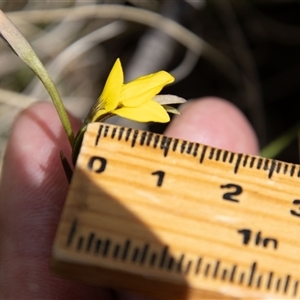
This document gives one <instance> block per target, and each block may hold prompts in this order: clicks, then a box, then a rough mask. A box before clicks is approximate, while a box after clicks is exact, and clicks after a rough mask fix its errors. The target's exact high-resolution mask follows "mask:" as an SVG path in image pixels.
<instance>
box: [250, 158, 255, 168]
mask: <svg viewBox="0 0 300 300" xmlns="http://www.w3.org/2000/svg"><path fill="white" fill-rule="evenodd" d="M255 161H256V157H255V156H252V157H251V160H250V165H249V167H250V168H253V167H254V163H255Z"/></svg>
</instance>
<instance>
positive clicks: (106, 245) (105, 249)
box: [102, 239, 110, 256]
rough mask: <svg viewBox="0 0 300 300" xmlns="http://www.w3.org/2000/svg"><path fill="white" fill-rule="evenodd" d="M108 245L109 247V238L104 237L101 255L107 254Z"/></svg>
mask: <svg viewBox="0 0 300 300" xmlns="http://www.w3.org/2000/svg"><path fill="white" fill-rule="evenodd" d="M109 247H110V240H109V239H106V240H105V242H104V249H103V253H102V256H106V255H107V254H108V250H109Z"/></svg>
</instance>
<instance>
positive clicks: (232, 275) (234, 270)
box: [230, 265, 237, 282]
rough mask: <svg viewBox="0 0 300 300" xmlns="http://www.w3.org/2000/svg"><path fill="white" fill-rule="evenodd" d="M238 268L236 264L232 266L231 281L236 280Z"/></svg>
mask: <svg viewBox="0 0 300 300" xmlns="http://www.w3.org/2000/svg"><path fill="white" fill-rule="evenodd" d="M236 268H237V266H236V265H234V266H233V267H232V270H231V274H230V282H234V277H235V272H236Z"/></svg>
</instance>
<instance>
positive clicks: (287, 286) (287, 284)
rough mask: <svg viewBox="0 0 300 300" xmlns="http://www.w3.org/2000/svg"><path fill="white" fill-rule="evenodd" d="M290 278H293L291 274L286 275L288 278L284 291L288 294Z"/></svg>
mask: <svg viewBox="0 0 300 300" xmlns="http://www.w3.org/2000/svg"><path fill="white" fill-rule="evenodd" d="M290 279H291V276H290V275H287V276H286V279H285V284H284V288H283V292H284V293H285V294H286V293H287V291H288V288H289V284H290Z"/></svg>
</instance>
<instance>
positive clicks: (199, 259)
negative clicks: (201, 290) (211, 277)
mask: <svg viewBox="0 0 300 300" xmlns="http://www.w3.org/2000/svg"><path fill="white" fill-rule="evenodd" d="M201 262H202V257H199V258H198V261H197V264H196V269H195V274H196V275H197V274H199V272H200V267H201Z"/></svg>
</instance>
